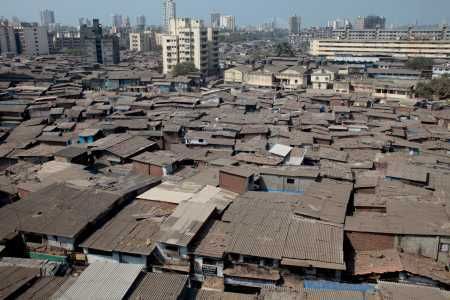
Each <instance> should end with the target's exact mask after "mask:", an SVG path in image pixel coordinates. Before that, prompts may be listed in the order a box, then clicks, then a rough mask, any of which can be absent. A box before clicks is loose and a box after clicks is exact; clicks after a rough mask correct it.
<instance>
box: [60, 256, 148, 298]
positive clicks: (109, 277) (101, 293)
mask: <svg viewBox="0 0 450 300" xmlns="http://www.w3.org/2000/svg"><path fill="white" fill-rule="evenodd" d="M141 271H142V266H139V265H128V264H113V263H105V262H97V263H92V264H91V265H90V266H89V267H88V268H87V269H86V270H85V271H84V272H83V273H81V275H80V277H79V278H78V279H77V281H75V283H74V284H73V285H72V286H71V287H70V288H69V289H68V290H67V291H66V292H65V293H64V294H63V295H62V296H61V298H60V299H62V300H77V299H79V300H87V299H95V300H101V299H105V300H106V299H108V300H109V299H123V298H124V296H125V295H126V293H127V292H128V290H129V289H130V287H131V286H132V284H133V283H134V281H135V280H136V278H137V277H138V275H139V273H141Z"/></svg>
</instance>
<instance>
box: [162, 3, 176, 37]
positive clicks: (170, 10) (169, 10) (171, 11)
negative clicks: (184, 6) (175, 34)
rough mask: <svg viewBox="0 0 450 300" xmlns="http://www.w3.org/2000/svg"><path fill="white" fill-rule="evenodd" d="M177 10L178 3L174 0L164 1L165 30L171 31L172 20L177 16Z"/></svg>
mask: <svg viewBox="0 0 450 300" xmlns="http://www.w3.org/2000/svg"><path fill="white" fill-rule="evenodd" d="M176 16H177V10H176V3H175V1H174V0H164V2H163V12H162V17H163V19H162V24H161V25H162V26H163V29H164V31H165V32H168V31H169V23H170V20H171V19H173V18H176Z"/></svg>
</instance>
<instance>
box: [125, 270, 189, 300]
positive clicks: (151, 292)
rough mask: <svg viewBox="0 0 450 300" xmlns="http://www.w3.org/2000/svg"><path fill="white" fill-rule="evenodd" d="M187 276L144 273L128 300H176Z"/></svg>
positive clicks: (183, 287) (181, 291)
mask: <svg viewBox="0 0 450 300" xmlns="http://www.w3.org/2000/svg"><path fill="white" fill-rule="evenodd" d="M187 281H188V276H187V275H179V274H170V273H146V274H145V277H144V278H143V279H142V281H141V282H140V283H139V284H138V286H137V287H136V289H135V290H134V292H133V293H132V294H131V296H130V298H129V299H130V300H177V299H180V295H181V294H182V293H183V291H184V289H185V288H186V284H187Z"/></svg>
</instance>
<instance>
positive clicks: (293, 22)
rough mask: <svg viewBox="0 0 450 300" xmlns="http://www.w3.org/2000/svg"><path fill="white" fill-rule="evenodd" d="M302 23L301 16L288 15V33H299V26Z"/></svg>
mask: <svg viewBox="0 0 450 300" xmlns="http://www.w3.org/2000/svg"><path fill="white" fill-rule="evenodd" d="M301 24H302V18H301V17H298V16H291V17H289V21H288V25H289V34H299V33H300V27H301Z"/></svg>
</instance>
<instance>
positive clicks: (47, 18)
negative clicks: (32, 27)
mask: <svg viewBox="0 0 450 300" xmlns="http://www.w3.org/2000/svg"><path fill="white" fill-rule="evenodd" d="M54 23H55V12H54V11H52V10H48V9H45V10H43V11H41V25H42V26H48V25H50V24H54Z"/></svg>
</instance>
